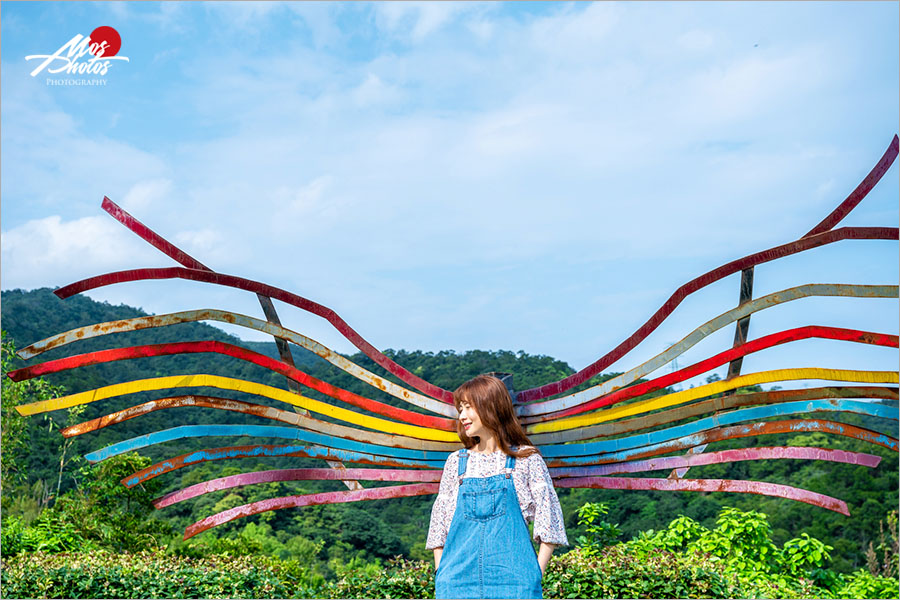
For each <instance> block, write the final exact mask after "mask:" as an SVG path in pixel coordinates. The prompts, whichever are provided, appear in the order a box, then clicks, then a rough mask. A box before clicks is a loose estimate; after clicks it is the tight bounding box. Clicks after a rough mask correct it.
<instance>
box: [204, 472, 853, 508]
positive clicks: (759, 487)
mask: <svg viewBox="0 0 900 600" xmlns="http://www.w3.org/2000/svg"><path fill="white" fill-rule="evenodd" d="M556 486H557V487H564V488H594V489H602V490H654V491H666V492H734V493H742V494H760V495H762V496H773V497H776V498H785V499H787V500H796V501H798V502H803V503H805V504H812V505H813V506H818V507H820V508H824V509H827V510H831V511H834V512H837V513H841V514H842V515H846V516H850V511H849V510H848V509H847V503H846V502H844V501H843V500H838V499H837V498H832V497H831V496H826V495H825V494H818V493H816V492H811V491H809V490H804V489H801V488H795V487H793V486H789V485H781V484H779V483H768V482H765V481H745V480H733V479H644V478H637V477H576V478H573V479H563V480H560V481H559V482H558V483H557V484H556ZM220 514H221V513H220Z"/></svg>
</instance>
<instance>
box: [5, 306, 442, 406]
mask: <svg viewBox="0 0 900 600" xmlns="http://www.w3.org/2000/svg"><path fill="white" fill-rule="evenodd" d="M196 321H218V322H221V323H229V324H231V325H237V326H239V327H245V328H247V329H253V330H256V331H261V332H263V333H268V334H269V335H272V336H274V337H278V338H282V339H286V340H288V341H290V342H293V343H294V344H297V345H298V346H300V347H301V348H305V349H307V350H309V351H310V352H312V353H313V354H316V355H318V356H319V357H321V358H323V359H325V360H327V361H328V362H330V363H331V364H332V365H334V366H336V367H337V368H339V369H341V370H342V371H345V372H346V373H348V374H350V375H352V376H353V377H355V378H357V379H359V380H360V381H363V382H365V383H367V384H369V385H371V386H373V387H376V388H378V389H380V390H381V391H383V392H385V393H387V394H390V395H391V396H394V397H395V398H399V399H401V400H405V401H406V402H409V403H410V404H415V405H416V406H419V407H421V408H424V409H426V410H429V411H431V412H433V413H437V414H440V415H445V416H448V417H451V418H456V416H457V412H456V409H455V408H454V407H453V406H448V405H447V404H445V403H444V402H440V401H438V400H435V399H433V398H429V397H427V396H423V395H421V394H419V393H417V392H413V391H410V390H407V389H406V388H404V387H401V386H399V385H397V384H395V383H393V382H391V381H388V380H387V379H384V378H383V377H379V376H378V375H376V374H374V373H372V372H371V371H369V370H367V369H364V368H362V367H360V366H359V365H357V364H356V363H354V362H352V361H351V360H349V359H347V358H345V357H344V356H342V355H340V354H338V353H337V352H335V351H334V350H331V349H330V348H327V347H326V346H323V345H322V344H320V343H319V342H317V341H315V340H314V339H312V338H308V337H306V336H304V335H302V334H300V333H297V332H296V331H292V330H290V329H286V328H284V327H282V326H280V325H276V324H274V323H270V322H268V321H262V320H260V319H255V318H253V317H248V316H247V315H242V314H239V313H234V312H227V311H222V310H215V309H202V310H187V311H182V312H175V313H169V314H165V315H151V316H146V317H134V318H131V319H122V320H120V321H107V322H105V323H97V324H96V325H87V326H85V327H78V328H76V329H71V330H69V331H66V332H63V333H60V334H57V335H54V336H50V337H48V338H45V339H43V340H40V341H38V342H35V343H34V344H31V345H30V346H26V347H25V348H22V349H21V350H19V351H18V352H16V354H17V355H18V356H19V357H20V358H23V359H28V358H33V357H35V356H37V355H39V354H41V353H43V352H46V351H48V350H52V349H53V348H59V347H60V346H65V345H67V344H71V343H72V342H77V341H79V340H86V339H89V338H94V337H99V336H104V335H108V334H112V333H122V332H125V331H137V330H141V329H152V328H155V327H166V326H168V325H175V324H178V323H192V322H196Z"/></svg>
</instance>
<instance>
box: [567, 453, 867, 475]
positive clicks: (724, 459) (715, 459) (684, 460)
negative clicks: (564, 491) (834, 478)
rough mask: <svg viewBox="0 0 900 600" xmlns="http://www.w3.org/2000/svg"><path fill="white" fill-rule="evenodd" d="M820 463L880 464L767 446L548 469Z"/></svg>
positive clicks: (605, 471) (857, 456) (855, 456)
mask: <svg viewBox="0 0 900 600" xmlns="http://www.w3.org/2000/svg"><path fill="white" fill-rule="evenodd" d="M780 459H795V460H824V461H827V462H839V463H845V464H851V465H860V466H864V467H869V468H874V467H877V466H878V463H880V462H881V457H880V456H875V455H874V454H865V453H863V452H848V451H846V450H832V449H830V448H806V447H802V446H771V447H763V448H738V449H733V450H719V451H717V452H707V453H706V454H684V455H681V456H664V457H662V458H651V459H649V460H636V461H633V462H623V463H614V464H610V465H602V466H599V467H558V468H553V469H550V476H551V477H553V478H554V479H559V478H564V477H596V476H605V475H616V474H622V473H640V472H643V471H668V470H669V469H678V468H690V467H702V466H705V465H718V464H722V463H731V462H743V461H749V460H780Z"/></svg>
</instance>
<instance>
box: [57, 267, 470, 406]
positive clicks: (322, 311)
mask: <svg viewBox="0 0 900 600" xmlns="http://www.w3.org/2000/svg"><path fill="white" fill-rule="evenodd" d="M173 278H180V279H187V280H190V281H200V282H204V283H212V284H215V285H224V286H228V287H233V288H237V289H240V290H245V291H248V292H253V293H255V294H262V295H264V296H269V297H270V298H274V299H276V300H281V301H282V302H285V303H287V304H290V305H291V306H296V307H297V308H300V309H302V310H305V311H307V312H310V313H313V314H314V315H317V316H319V317H322V318H323V319H325V320H326V321H328V322H329V323H331V324H332V325H333V326H334V327H335V329H337V330H338V331H339V332H340V333H341V335H343V336H344V337H345V338H347V339H348V340H349V341H350V342H351V343H352V344H353V345H354V346H356V347H357V348H359V349H360V350H361V351H362V352H363V353H364V354H365V355H366V356H368V357H369V358H371V359H372V360H373V361H375V362H376V363H377V364H379V365H381V366H382V367H383V368H384V369H386V370H387V371H388V372H390V373H392V374H394V375H396V376H397V377H399V378H400V379H401V380H402V381H404V382H406V383H408V384H409V385H411V386H413V387H414V388H416V389H417V390H419V391H420V392H423V393H425V394H428V395H429V396H431V397H433V398H437V399H439V400H443V401H444V402H446V403H448V404H452V403H453V394H452V393H451V392H449V391H447V390H445V389H443V388H440V387H438V386H436V385H434V384H431V383H428V382H427V381H425V380H424V379H422V378H421V377H419V376H417V375H415V374H413V373H411V372H410V371H408V370H406V369H404V368H403V367H401V366H400V365H398V364H397V363H395V362H394V361H393V360H391V359H390V358H388V357H387V356H385V355H384V354H382V353H381V352H380V351H378V350H377V349H376V348H375V347H374V346H372V345H371V344H370V343H369V342H367V341H366V340H365V339H363V338H362V336H360V335H359V334H358V333H357V332H356V330H354V329H353V328H352V327H350V325H348V324H347V322H346V321H344V320H343V319H342V318H341V317H340V316H339V315H338V314H337V313H336V312H334V311H333V310H331V309H330V308H328V307H327V306H322V305H321V304H319V303H318V302H313V301H312V300H309V299H307V298H304V297H302V296H298V295H297V294H293V293H291V292H288V291H285V290H282V289H280V288H276V287H274V286H271V285H267V284H264V283H261V282H258V281H253V280H250V279H245V278H243V277H235V276H234V275H225V274H223V273H213V272H210V271H201V270H198V269H187V268H183V267H166V268H160V269H132V270H128V271H118V272H115V273H107V274H105V275H99V276H97V277H90V278H88V279H83V280H81V281H78V282H76V283H72V284H69V285H67V286H64V287H61V288H59V289H57V290H55V291H54V292H53V293H54V294H56V295H57V296H58V297H60V298H64V299H65V298H68V297H70V296H73V295H75V294H78V293H81V292H85V291H88V290H92V289H95V288H98V287H104V286H107V285H112V284H115V283H125V282H130V281H143V280H152V279H173Z"/></svg>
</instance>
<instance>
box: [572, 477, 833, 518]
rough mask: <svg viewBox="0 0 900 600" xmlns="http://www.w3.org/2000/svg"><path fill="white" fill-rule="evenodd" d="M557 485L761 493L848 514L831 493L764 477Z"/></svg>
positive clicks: (588, 481) (582, 480)
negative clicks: (746, 479)
mask: <svg viewBox="0 0 900 600" xmlns="http://www.w3.org/2000/svg"><path fill="white" fill-rule="evenodd" d="M556 486H557V487H564V488H594V489H602V490H655V491H666V492H735V493H742V494H760V495H762V496H774V497H776V498H786V499H788V500H797V501H798V502H804V503H806V504H812V505H813V506H819V507H821V508H825V509H827V510H831V511H834V512H838V513H841V514H842V515H845V516H848V517H849V516H850V511H849V510H848V509H847V503H846V502H844V501H843V500H838V499H837V498H832V497H831V496H826V495H824V494H817V493H815V492H811V491H809V490H803V489H800V488H795V487H792V486H789V485H781V484H778V483H768V482H765V481H744V480H732V479H639V478H631V477H578V478H574V479H562V480H560V481H559V482H558V483H557V484H556Z"/></svg>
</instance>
